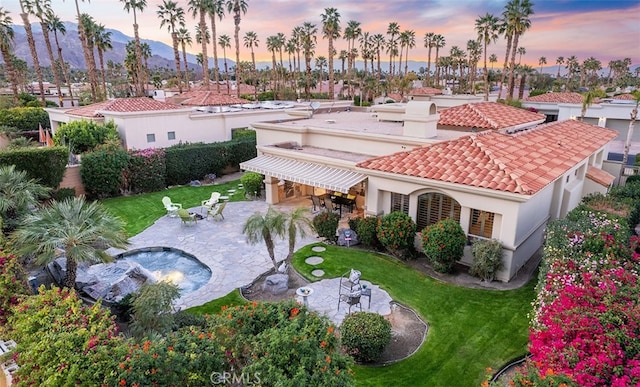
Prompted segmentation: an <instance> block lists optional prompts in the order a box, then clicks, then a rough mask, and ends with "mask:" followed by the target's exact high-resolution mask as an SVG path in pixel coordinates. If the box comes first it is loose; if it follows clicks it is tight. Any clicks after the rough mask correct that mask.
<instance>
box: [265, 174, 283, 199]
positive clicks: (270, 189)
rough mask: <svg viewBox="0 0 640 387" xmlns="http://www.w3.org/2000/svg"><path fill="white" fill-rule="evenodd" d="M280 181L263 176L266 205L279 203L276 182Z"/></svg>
mask: <svg viewBox="0 0 640 387" xmlns="http://www.w3.org/2000/svg"><path fill="white" fill-rule="evenodd" d="M279 181H280V179H277V178H275V177H271V176H265V178H264V185H265V189H264V191H265V196H266V198H265V200H266V202H267V204H278V203H280V198H279V196H278V182H279Z"/></svg>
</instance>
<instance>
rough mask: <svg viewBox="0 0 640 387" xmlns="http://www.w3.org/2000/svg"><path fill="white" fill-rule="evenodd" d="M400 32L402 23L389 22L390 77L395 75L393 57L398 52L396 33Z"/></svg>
mask: <svg viewBox="0 0 640 387" xmlns="http://www.w3.org/2000/svg"><path fill="white" fill-rule="evenodd" d="M399 34H400V25H399V24H398V23H396V22H391V23H389V26H388V27H387V35H389V39H388V40H387V45H388V46H389V77H393V57H394V55H395V54H396V53H397V52H396V50H394V47H396V49H397V42H396V35H399Z"/></svg>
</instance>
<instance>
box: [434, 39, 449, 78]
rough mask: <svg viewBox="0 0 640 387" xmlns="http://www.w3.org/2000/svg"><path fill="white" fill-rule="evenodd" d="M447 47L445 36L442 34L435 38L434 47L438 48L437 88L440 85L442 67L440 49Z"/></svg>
mask: <svg viewBox="0 0 640 387" xmlns="http://www.w3.org/2000/svg"><path fill="white" fill-rule="evenodd" d="M446 45H447V41H446V40H445V38H444V36H442V35H440V34H436V35H434V36H433V46H434V47H435V48H436V59H435V64H436V66H435V73H436V82H435V86H436V87H437V86H438V85H439V84H440V67H439V65H438V56H439V53H440V49H441V48H443V47H444V46H446Z"/></svg>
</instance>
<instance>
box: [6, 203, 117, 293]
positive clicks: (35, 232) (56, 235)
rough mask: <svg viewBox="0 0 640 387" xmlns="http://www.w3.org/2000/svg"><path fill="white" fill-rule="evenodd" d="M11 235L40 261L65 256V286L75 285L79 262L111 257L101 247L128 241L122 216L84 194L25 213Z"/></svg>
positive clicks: (24, 252) (103, 260) (101, 260)
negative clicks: (114, 213) (17, 227)
mask: <svg viewBox="0 0 640 387" xmlns="http://www.w3.org/2000/svg"><path fill="white" fill-rule="evenodd" d="M12 238H13V241H14V242H15V243H16V245H17V246H19V251H20V252H21V253H23V254H35V256H36V262H37V263H38V264H40V265H45V264H47V263H49V262H51V261H53V260H55V259H56V258H58V257H59V256H65V258H66V261H67V273H66V276H65V279H64V282H63V285H64V286H66V287H68V288H73V287H75V284H76V271H77V268H78V263H79V262H97V261H100V262H109V261H112V260H113V258H112V257H111V256H110V255H109V254H107V253H106V251H105V250H104V248H107V247H116V248H124V247H126V246H127V245H128V241H127V236H126V234H125V232H124V223H123V222H122V220H120V218H117V217H114V216H113V215H111V214H110V213H109V212H108V211H106V210H105V209H104V207H102V205H101V204H100V203H98V202H91V203H87V202H86V201H85V199H84V197H78V198H69V199H66V200H64V201H61V202H58V201H53V202H52V203H51V205H50V206H48V207H44V208H42V209H40V210H38V211H36V212H34V213H32V214H29V215H27V216H26V217H25V218H24V220H23V222H22V225H21V227H20V228H19V229H18V230H16V231H15V233H14V234H13V236H12Z"/></svg>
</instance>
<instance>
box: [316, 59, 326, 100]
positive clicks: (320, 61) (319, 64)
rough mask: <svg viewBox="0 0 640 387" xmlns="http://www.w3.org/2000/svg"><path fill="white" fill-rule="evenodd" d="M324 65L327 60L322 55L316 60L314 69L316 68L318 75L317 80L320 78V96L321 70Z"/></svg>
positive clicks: (322, 72) (322, 75)
mask: <svg viewBox="0 0 640 387" xmlns="http://www.w3.org/2000/svg"><path fill="white" fill-rule="evenodd" d="M326 65H327V58H325V57H324V56H322V55H320V56H319V57H317V58H316V67H317V68H318V74H319V77H318V78H320V94H322V81H324V71H323V68H324V66H326Z"/></svg>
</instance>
